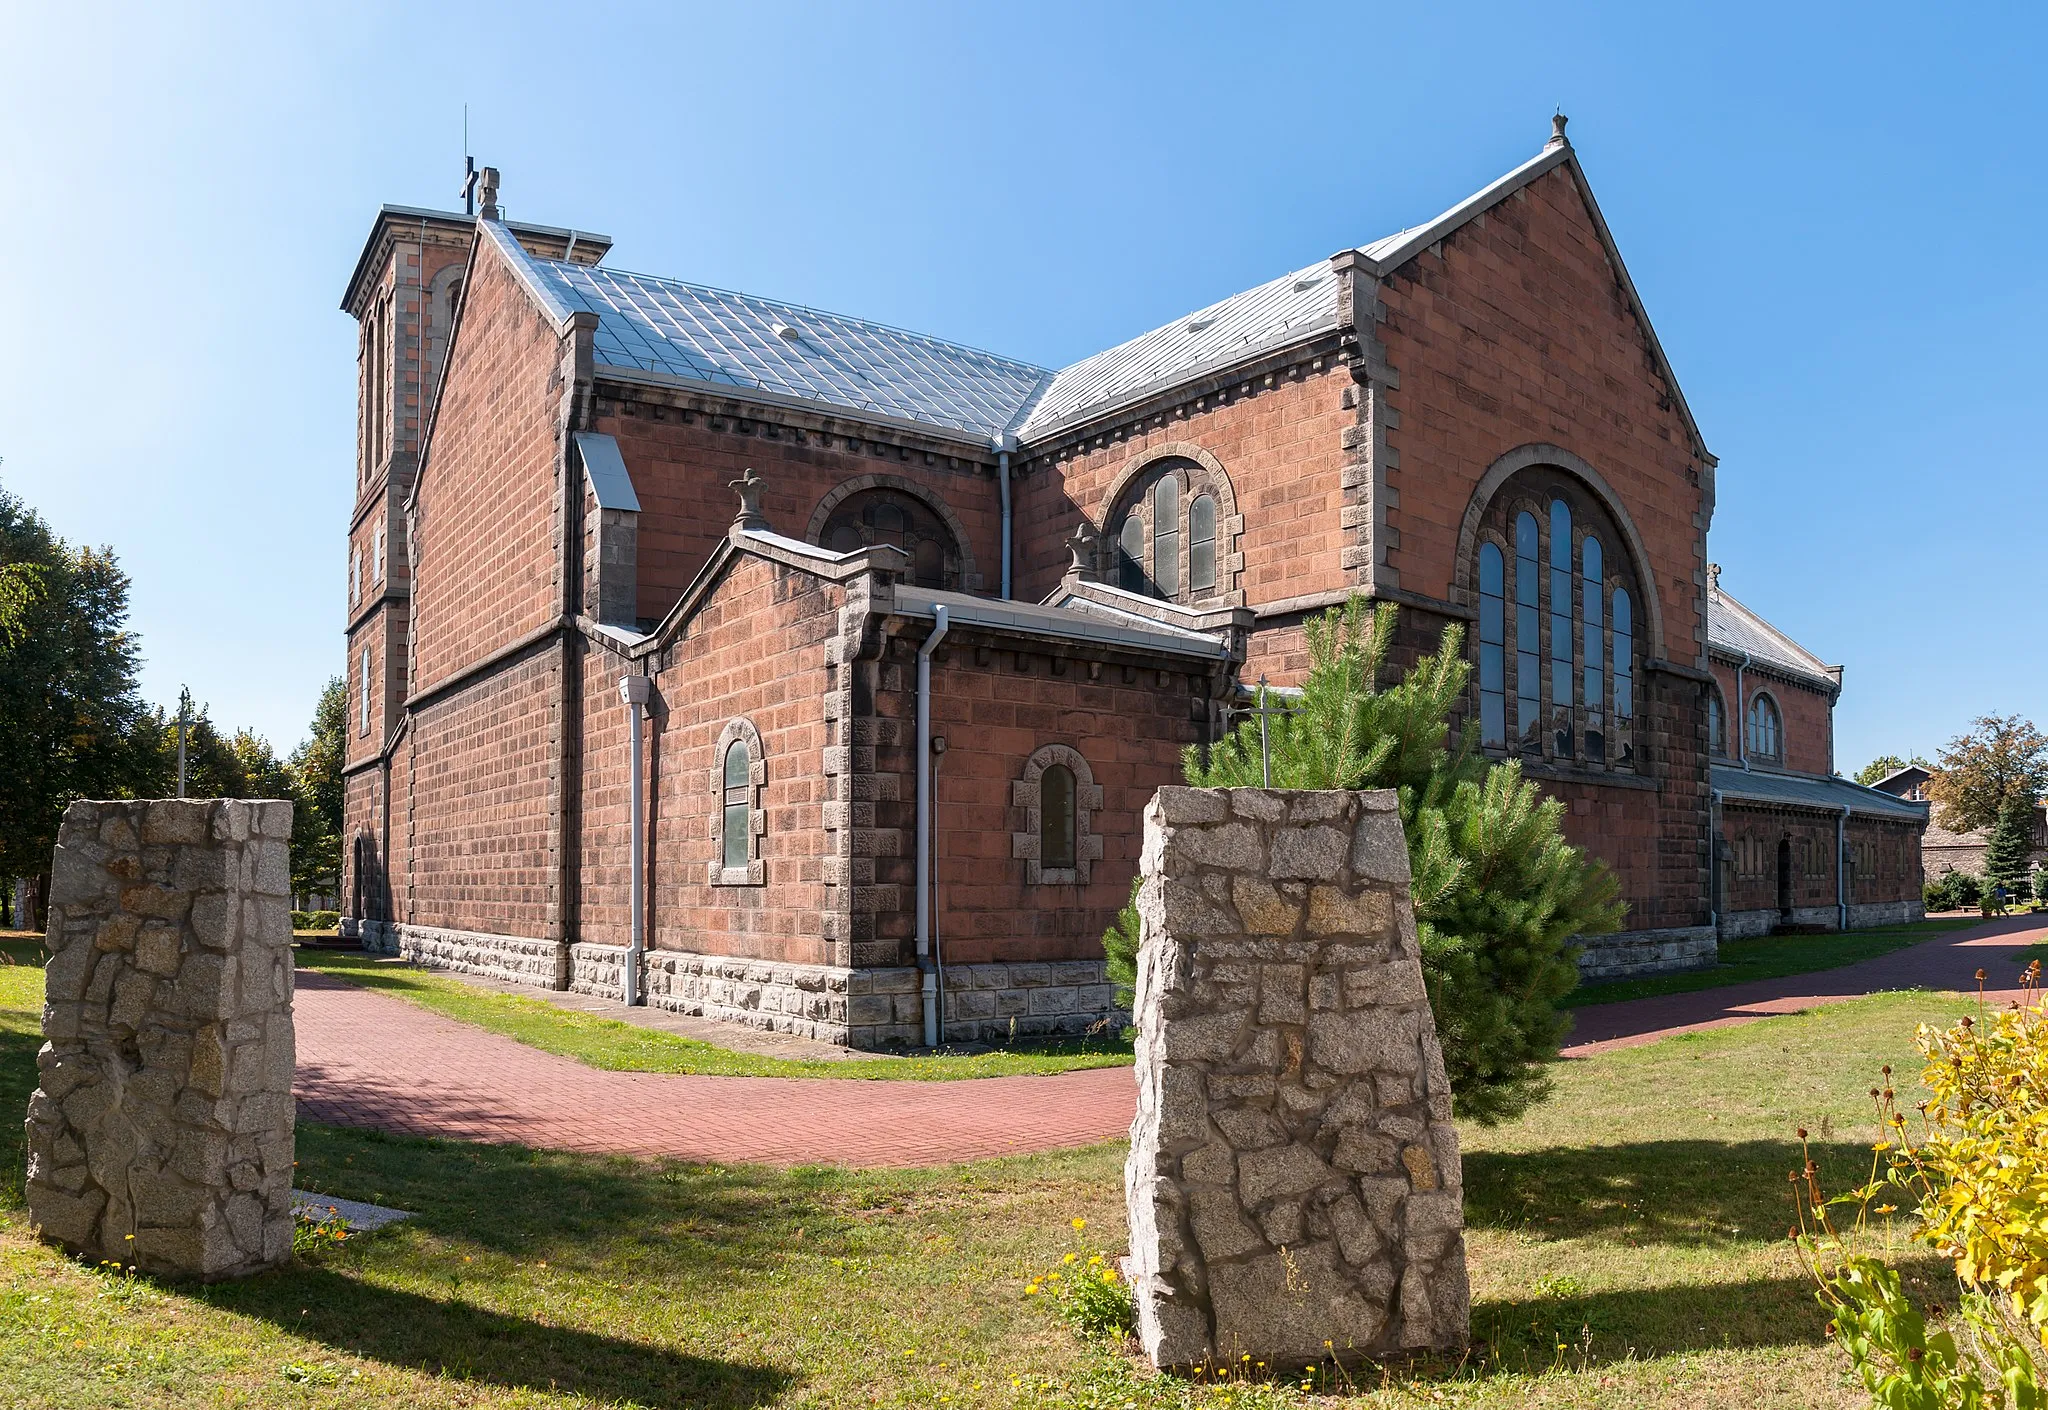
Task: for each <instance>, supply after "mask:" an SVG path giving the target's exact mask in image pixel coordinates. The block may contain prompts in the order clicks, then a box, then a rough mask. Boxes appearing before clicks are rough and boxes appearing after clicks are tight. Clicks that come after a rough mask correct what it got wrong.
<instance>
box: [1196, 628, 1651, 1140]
mask: <svg viewBox="0 0 2048 1410" xmlns="http://www.w3.org/2000/svg"><path fill="white" fill-rule="evenodd" d="M1396 610H1397V609H1395V608H1394V607H1393V606H1392V605H1390V604H1383V605H1381V606H1380V607H1379V608H1378V609H1377V610H1374V609H1372V608H1370V607H1369V606H1368V605H1367V603H1366V602H1365V600H1364V599H1363V598H1361V597H1353V598H1352V599H1351V600H1350V601H1349V602H1348V603H1346V604H1345V606H1344V607H1343V608H1341V609H1336V608H1333V609H1332V610H1331V611H1329V612H1327V613H1325V614H1324V615H1323V616H1321V617H1319V618H1315V619H1312V620H1311V621H1309V622H1308V623H1307V624H1306V627H1305V635H1306V637H1307V642H1308V651H1309V661H1310V666H1309V672H1308V675H1307V677H1306V679H1305V680H1304V681H1303V682H1302V688H1301V693H1300V695H1299V697H1298V698H1297V699H1295V700H1294V701H1293V702H1292V703H1291V706H1290V708H1289V709H1288V710H1287V711H1286V713H1284V714H1279V715H1271V716H1267V717H1266V719H1267V749H1268V752H1269V755H1270V760H1271V765H1272V784H1273V787H1275V788H1343V789H1354V788H1393V789H1396V790H1398V791H1399V795H1400V805H1401V823H1402V827H1403V829H1404V831H1405V833H1406V835H1407V840H1408V854H1409V863H1410V867H1411V870H1412V871H1413V873H1414V883H1413V895H1414V900H1415V916H1416V922H1417V930H1418V932H1419V933H1420V937H1421V941H1422V963H1423V970H1424V975H1425V978H1426V980H1427V982H1428V988H1429V997H1430V1007H1431V1009H1432V1011H1433V1012H1434V1014H1435V1016H1436V1023H1437V1030H1438V1033H1439V1035H1440V1036H1441V1038H1442V1040H1443V1047H1444V1061H1445V1065H1446V1066H1447V1068H1448V1069H1449V1075H1450V1079H1451V1089H1452V1091H1453V1092H1454V1093H1455V1095H1456V1101H1457V1106H1458V1112H1459V1114H1460V1115H1461V1116H1465V1117H1469V1118H1472V1119H1474V1120H1478V1121H1481V1122H1495V1121H1501V1120H1505V1119H1507V1118H1509V1117H1512V1116H1514V1115H1515V1114H1517V1113H1519V1112H1521V1111H1522V1110H1524V1109H1526V1108H1527V1107H1528V1106H1529V1105H1530V1104H1531V1103H1532V1102H1534V1101H1537V1100H1539V1099H1540V1098H1541V1097H1542V1096H1543V1095H1544V1094H1545V1093H1546V1091H1547V1090H1548V1080H1547V1078H1546V1075H1545V1071H1544V1067H1545V1064H1547V1063H1548V1062H1549V1061H1550V1060H1552V1059H1554V1058H1555V1057H1556V1056H1557V1050H1558V1045H1559V1043H1560V1042H1561V1041H1562V1039H1563V1037H1564V1034H1565V1031H1566V1029H1567V1027H1568V1026H1569V1019H1568V1017H1567V1016H1566V1015H1565V1014H1563V1013H1562V1012H1560V1011H1559V1010H1558V1007H1557V1003H1558V1000H1560V999H1561V998H1563V997H1564V995H1566V994H1567V993H1569V992H1570V991H1571V990H1572V988H1573V987H1574V986H1576V984H1577V983H1578V968H1577V964H1576V962H1575V953H1574V948H1573V941H1574V939H1575V938H1576V937H1579V936H1584V935H1597V934H1604V933H1606V932H1609V931H1613V930H1616V929H1618V928H1619V927H1620V924H1621V917H1622V914H1623V906H1622V904H1621V902H1620V901H1619V900H1618V899H1617V896H1618V891H1617V887H1616V885H1615V882H1614V879H1613V877H1612V876H1611V875H1610V874H1609V873H1608V872H1607V870H1606V868H1605V867H1603V866H1601V865H1599V864H1598V863H1596V862H1593V861H1590V860H1589V859H1588V858H1586V856H1585V855H1584V854H1583V853H1581V852H1580V851H1579V850H1578V849H1577V848H1574V847H1572V846H1570V845H1569V844H1568V843H1566V842H1565V840H1564V837H1563V834H1562V831H1561V824H1562V820H1563V817H1564V805H1563V804H1562V803H1560V802H1558V801H1557V800H1555V799H1546V798H1544V797H1543V796H1542V794H1541V791H1540V790H1539V789H1538V788H1537V787H1536V785H1535V784H1533V783H1531V782H1530V781H1528V780H1527V779H1525V778H1524V777H1523V776H1522V770H1521V765H1520V763H1519V762H1517V761H1512V760H1511V761H1509V762H1507V763H1501V764H1490V763H1489V762H1488V761H1487V760H1486V758H1485V756H1484V755H1482V754H1480V753H1479V751H1478V750H1477V749H1476V748H1475V747H1474V743H1473V735H1472V732H1471V731H1470V730H1469V729H1468V730H1467V731H1465V732H1464V734H1463V735H1461V736H1460V737H1459V738H1457V739H1456V740H1453V739H1452V738H1451V734H1450V728H1449V719H1450V713H1451V710H1452V709H1453V708H1454V707H1455V706H1456V705H1457V704H1458V702H1459V701H1460V700H1461V699H1462V698H1463V696H1464V692H1465V687H1466V683H1467V681H1468V680H1469V678H1470V673H1471V666H1470V664H1469V663H1468V662H1467V661H1466V660H1465V657H1464V632H1463V629H1462V628H1461V627H1459V626H1457V625H1455V624H1454V625H1452V626H1450V627H1448V628H1446V629H1445V631H1444V634H1443V638H1442V640H1441V642H1440V643H1439V645H1438V647H1437V650H1436V651H1435V652H1433V653H1432V654H1430V655H1427V656H1424V657H1422V658H1421V659H1420V660H1418V661H1417V662H1416V663H1415V664H1414V665H1413V666H1412V667H1410V668H1409V669H1408V670H1407V671H1406V672H1405V673H1404V674H1403V675H1402V676H1401V678H1400V679H1399V680H1398V681H1396V682H1395V683H1394V684H1392V685H1389V686H1387V687H1386V688H1384V689H1381V688H1380V687H1379V685H1378V682H1379V679H1380V676H1381V673H1382V668H1383V667H1384V666H1385V664H1386V659H1387V653H1388V649H1389V647H1390V646H1391V645H1392V643H1393V636H1394V624H1395V621H1396ZM1262 703H1263V702H1262ZM1183 769H1184V772H1185V773H1186V775H1187V779H1188V782H1189V783H1191V784H1194V785H1196V786H1197V787H1211V788H1214V787H1254V786H1258V785H1259V784H1260V783H1261V781H1262V775H1263V769H1262V764H1261V754H1260V744H1259V723H1258V719H1257V718H1256V717H1254V718H1253V719H1250V720H1247V721H1245V722H1244V723H1242V724H1240V725H1239V726H1238V727H1237V728H1236V729H1235V730H1233V731H1232V732H1231V733H1230V734H1229V735H1227V736H1226V737H1225V738H1224V739H1223V740H1222V741H1220V742H1219V743H1217V744H1216V745H1214V746H1212V747H1210V748H1209V749H1208V750H1207V751H1202V750H1199V749H1190V750H1188V751H1187V754H1186V755H1185V757H1184V759H1183Z"/></svg>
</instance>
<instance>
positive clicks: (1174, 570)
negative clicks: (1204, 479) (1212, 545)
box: [1152, 475, 1180, 599]
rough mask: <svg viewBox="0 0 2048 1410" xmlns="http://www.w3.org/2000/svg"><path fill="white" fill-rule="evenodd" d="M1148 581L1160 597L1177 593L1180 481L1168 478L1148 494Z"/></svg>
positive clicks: (1170, 476) (1167, 596)
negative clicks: (1149, 528)
mask: <svg viewBox="0 0 2048 1410" xmlns="http://www.w3.org/2000/svg"><path fill="white" fill-rule="evenodd" d="M1152 581H1153V583H1154V584H1155V585H1156V586H1157V587H1158V589H1159V595H1160V596H1161V597H1164V598H1169V599H1170V598H1173V597H1176V596H1178V595H1179V593H1180V481H1179V480H1178V479H1177V478H1176V477H1174V476H1172V475H1168V476H1167V477H1166V478H1165V479H1163V480H1161V481H1160V482H1159V484H1158V486H1157V487H1156V488H1154V489H1153V491H1152Z"/></svg>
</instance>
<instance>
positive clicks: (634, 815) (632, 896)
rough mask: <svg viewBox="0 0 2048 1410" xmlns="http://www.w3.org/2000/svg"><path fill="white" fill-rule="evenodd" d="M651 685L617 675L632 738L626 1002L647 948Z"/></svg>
mask: <svg viewBox="0 0 2048 1410" xmlns="http://www.w3.org/2000/svg"><path fill="white" fill-rule="evenodd" d="M652 685H653V683H652V682H651V681H649V680H648V679H647V677H645V676H632V675H628V676H621V677H619V699H620V700H621V701H623V702H625V706H626V737H627V739H629V740H630V741H631V744H630V746H629V748H628V751H627V759H628V761H629V762H628V769H629V772H628V774H627V782H626V811H627V825H626V832H627V835H628V837H629V838H630V839H631V841H630V843H629V846H628V851H627V856H628V859H629V862H628V871H629V875H630V878H631V879H630V880H629V881H628V882H627V886H628V888H629V889H628V891H627V894H626V910H627V912H628V914H629V915H630V916H631V917H632V929H631V931H630V932H629V935H630V938H629V939H628V940H627V942H626V972H625V998H626V1002H627V1003H628V1004H637V1003H639V1002H640V959H641V956H642V955H644V954H645V953H646V951H647V821H646V814H647V809H646V807H645V806H644V801H643V799H642V796H641V791H642V789H643V787H644V784H643V781H642V779H641V752H640V751H641V743H640V735H641V722H642V721H643V720H644V719H645V718H646V715H647V697H648V694H649V693H650V691H651V689H652Z"/></svg>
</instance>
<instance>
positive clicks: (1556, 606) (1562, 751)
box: [1550, 499, 1577, 759]
mask: <svg viewBox="0 0 2048 1410" xmlns="http://www.w3.org/2000/svg"><path fill="white" fill-rule="evenodd" d="M1550 709H1551V717H1552V719H1553V720H1554V721H1555V722H1556V730H1557V753H1558V756H1559V757H1560V758H1565V759H1569V758H1571V757H1572V755H1573V754H1574V753H1575V752H1577V751H1575V750H1574V749H1573V748H1572V713H1571V712H1572V511H1571V510H1570V508H1569V507H1567V506H1566V504H1565V502H1564V501H1563V500H1561V499H1553V500H1552V501H1550Z"/></svg>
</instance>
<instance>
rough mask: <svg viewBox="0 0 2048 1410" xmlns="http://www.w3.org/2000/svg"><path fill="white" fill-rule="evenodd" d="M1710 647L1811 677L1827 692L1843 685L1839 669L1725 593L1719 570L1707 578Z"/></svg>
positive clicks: (1708, 641)
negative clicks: (1746, 656) (1745, 655)
mask: <svg viewBox="0 0 2048 1410" xmlns="http://www.w3.org/2000/svg"><path fill="white" fill-rule="evenodd" d="M1707 647H1708V649H1709V650H1711V651H1720V652H1724V653H1726V654H1727V655H1729V656H1731V657H1735V656H1742V655H1744V654H1747V655H1748V657H1749V659H1750V660H1752V661H1758V662H1762V663H1764V664H1766V665H1771V666H1776V667H1778V668H1780V669H1781V670H1786V671H1791V672H1792V673H1794V674H1795V675H1802V676H1810V677H1812V678H1813V679H1814V681H1815V682H1816V683H1817V684H1820V685H1821V686H1823V687H1826V688H1828V689H1836V688H1839V687H1840V685H1841V680H1840V677H1839V675H1838V674H1837V673H1838V672H1839V670H1840V667H1837V666H1830V665H1828V664H1827V663H1826V662H1825V661H1822V660H1821V659H1820V657H1818V656H1816V655H1814V654H1813V653H1812V652H1811V651H1808V650H1807V649H1806V648H1805V647H1803V646H1801V645H1800V644H1799V643H1798V642H1796V641H1794V640H1792V638H1791V637H1789V636H1786V635H1785V634H1784V633H1783V632H1781V631H1779V630H1778V629H1777V628H1776V627H1774V626H1772V625H1771V624H1770V623H1769V622H1766V621H1765V620H1764V619H1763V618H1761V617H1759V616H1757V614H1756V613H1754V612H1752V611H1750V610H1749V608H1747V607H1745V606H1743V605H1742V604H1741V603H1740V602H1738V601H1736V600H1735V598H1734V597H1733V596H1731V595H1730V594H1729V593H1727V592H1725V591H1724V590H1723V589H1722V587H1721V579H1720V573H1719V571H1718V570H1716V571H1714V572H1713V573H1710V574H1709V575H1708V588H1707Z"/></svg>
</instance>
